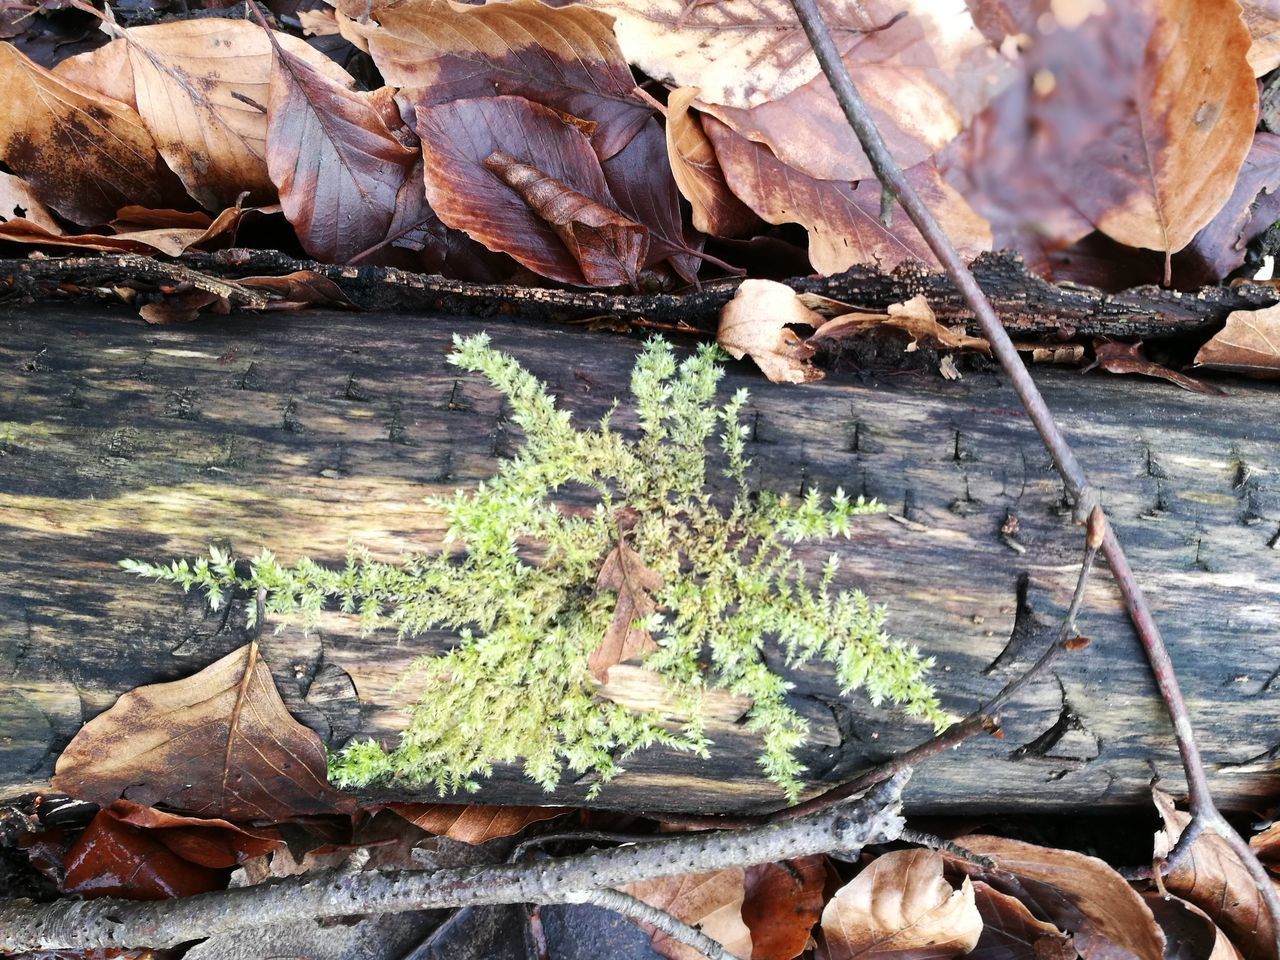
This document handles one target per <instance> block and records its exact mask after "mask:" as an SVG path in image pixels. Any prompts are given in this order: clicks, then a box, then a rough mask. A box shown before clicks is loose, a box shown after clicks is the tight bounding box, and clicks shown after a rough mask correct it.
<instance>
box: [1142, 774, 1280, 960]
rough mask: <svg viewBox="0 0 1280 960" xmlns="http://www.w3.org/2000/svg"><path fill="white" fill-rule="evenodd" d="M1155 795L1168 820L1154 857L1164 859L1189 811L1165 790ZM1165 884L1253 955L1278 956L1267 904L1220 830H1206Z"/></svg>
mask: <svg viewBox="0 0 1280 960" xmlns="http://www.w3.org/2000/svg"><path fill="white" fill-rule="evenodd" d="M1151 793H1152V799H1153V800H1154V801H1155V805H1156V810H1158V811H1159V812H1160V819H1161V820H1163V821H1164V828H1163V829H1162V830H1160V831H1159V832H1157V833H1156V839H1155V851H1154V856H1156V857H1157V858H1160V857H1165V856H1167V855H1168V853H1169V851H1170V850H1172V849H1173V846H1174V844H1175V843H1177V841H1178V837H1180V836H1182V831H1183V830H1184V829H1185V828H1186V826H1187V824H1188V823H1190V822H1191V815H1190V814H1187V813H1183V812H1182V811H1181V810H1179V809H1177V807H1175V806H1174V803H1173V798H1172V797H1171V796H1169V795H1168V794H1167V793H1164V792H1162V791H1160V790H1152V791H1151ZM1272 883H1273V884H1274V883H1275V881H1274V880H1273V881H1272ZM1164 884H1165V888H1166V889H1167V890H1168V891H1169V892H1170V893H1175V894H1177V895H1178V896H1180V897H1182V898H1183V899H1184V900H1188V901H1190V902H1191V903H1193V904H1195V905H1196V906H1197V907H1199V908H1200V909H1202V910H1203V911H1204V912H1205V913H1207V914H1208V915H1209V917H1210V918H1211V919H1212V920H1213V922H1214V923H1216V924H1217V925H1218V926H1219V927H1221V928H1222V929H1223V931H1224V932H1225V933H1226V934H1227V936H1229V937H1230V938H1231V939H1232V940H1233V941H1234V942H1235V943H1237V944H1239V945H1240V946H1241V947H1242V948H1243V949H1245V950H1246V951H1248V953H1249V956H1251V957H1254V958H1259V960H1262V958H1268V960H1275V957H1276V946H1275V932H1274V927H1273V922H1272V919H1271V915H1270V913H1269V912H1268V910H1267V905H1266V903H1264V902H1263V900H1262V895H1261V894H1260V893H1259V892H1258V887H1257V884H1255V883H1254V882H1253V878H1252V877H1251V876H1250V875H1249V872H1248V871H1247V870H1246V869H1245V866H1244V864H1243V863H1241V862H1240V859H1239V857H1237V856H1236V855H1235V853H1234V852H1232V850H1231V848H1230V847H1229V846H1227V842H1226V841H1225V840H1223V839H1222V838H1221V837H1219V836H1218V835H1217V834H1214V833H1211V832H1209V831H1207V830H1206V831H1205V832H1204V833H1202V834H1201V835H1200V836H1199V837H1198V838H1197V839H1196V841H1195V843H1193V844H1192V845H1191V850H1190V851H1188V853H1187V855H1186V857H1184V858H1183V860H1182V862H1181V863H1180V864H1179V865H1178V866H1177V867H1176V868H1175V869H1174V870H1172V871H1171V872H1170V873H1168V874H1166V876H1165V879H1164Z"/></svg>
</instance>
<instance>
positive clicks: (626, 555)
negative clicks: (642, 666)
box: [587, 539, 662, 683]
mask: <svg viewBox="0 0 1280 960" xmlns="http://www.w3.org/2000/svg"><path fill="white" fill-rule="evenodd" d="M596 589H597V590H613V591H615V592H616V593H617V595H618V599H617V601H616V603H615V604H614V607H613V619H612V620H611V621H610V623H609V629H608V631H606V633H605V635H604V640H602V641H601V643H600V646H598V647H596V649H595V650H593V651H592V652H591V656H590V658H589V659H588V660H587V666H588V668H589V669H590V670H591V675H592V676H593V677H595V678H596V680H598V681H599V682H600V683H605V682H607V681H608V679H609V668H610V667H612V666H613V665H614V664H618V663H621V662H622V661H624V660H632V659H635V658H637V657H640V656H643V655H644V654H646V653H649V652H651V651H653V650H656V649H658V645H657V644H656V643H654V641H653V637H651V636H650V635H649V631H648V629H647V628H646V627H645V626H644V625H643V623H639V622H638V621H643V620H645V619H647V618H648V617H649V616H650V615H651V614H653V612H654V611H655V610H657V609H658V605H657V603H656V602H655V601H654V599H653V594H654V592H655V591H658V590H661V589H662V577H660V576H658V574H656V573H654V572H653V571H652V570H650V569H649V568H648V567H646V566H645V565H644V561H643V560H641V559H640V555H639V554H638V553H636V552H635V551H634V550H632V549H631V547H629V546H628V545H627V541H626V540H625V539H619V540H618V545H617V546H616V547H614V548H613V549H612V550H610V551H609V552H608V553H607V554H606V555H605V558H604V562H603V563H602V564H601V565H600V573H599V574H598V575H597V577H596Z"/></svg>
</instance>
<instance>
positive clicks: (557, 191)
mask: <svg viewBox="0 0 1280 960" xmlns="http://www.w3.org/2000/svg"><path fill="white" fill-rule="evenodd" d="M484 165H485V169H487V170H488V171H489V172H490V173H492V174H493V175H494V176H496V177H497V178H498V179H499V180H501V181H502V182H503V183H505V184H506V185H507V186H508V187H510V188H511V189H512V190H514V191H515V192H516V193H517V194H519V195H520V198H521V199H522V200H524V202H525V203H526V204H528V205H529V209H530V210H532V211H533V212H534V213H536V214H537V215H538V217H539V218H540V219H541V220H542V221H543V222H544V223H546V224H547V225H548V226H550V227H551V229H552V230H554V231H555V234H556V236H557V237H559V238H560V242H561V243H563V244H564V245H565V246H566V247H567V248H568V249H569V253H571V254H572V255H573V258H574V259H575V260H577V261H578V266H579V267H580V268H581V269H582V276H583V277H584V278H585V279H586V281H587V283H589V284H591V285H592V286H596V287H615V286H619V285H621V284H624V283H630V284H632V285H634V284H635V282H636V277H637V275H638V274H639V272H640V267H641V266H642V265H643V263H644V258H645V255H646V253H648V249H649V235H648V231H647V230H645V228H644V227H642V226H641V225H640V224H638V223H636V222H635V221H634V220H628V219H627V218H626V217H624V216H622V215H621V214H620V213H617V212H615V211H613V210H610V209H608V208H607V207H604V206H602V205H601V204H599V203H597V202H596V201H594V200H592V199H591V198H590V197H585V196H583V195H582V194H580V193H578V191H576V190H574V189H573V188H572V187H569V186H566V185H565V184H563V183H561V182H560V181H558V180H556V179H554V178H553V177H549V176H547V175H546V174H545V173H543V172H542V171H541V170H539V169H538V168H537V167H535V166H532V165H530V164H527V163H522V162H521V161H520V160H518V159H517V158H516V157H513V156H512V155H511V154H509V153H507V152H506V151H505V150H495V151H494V152H493V153H491V154H489V156H487V157H485V160H484Z"/></svg>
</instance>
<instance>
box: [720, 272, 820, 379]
mask: <svg viewBox="0 0 1280 960" xmlns="http://www.w3.org/2000/svg"><path fill="white" fill-rule="evenodd" d="M823 323H824V321H823V318H822V316H821V315H819V314H817V313H815V312H814V311H812V310H810V309H809V308H808V307H806V306H805V305H804V304H803V303H801V302H800V299H799V298H798V297H797V296H796V292H795V291H794V290H792V289H791V288H790V287H788V286H787V285H786V284H784V283H778V282H776V281H774V280H744V281H742V283H741V284H739V286H738V289H737V291H736V292H735V293H734V295H733V299H732V300H730V301H729V302H728V303H726V304H725V305H724V308H723V309H722V310H721V311H720V327H719V330H718V331H717V332H716V343H718V344H720V346H722V347H724V348H725V349H726V350H728V351H729V354H730V355H731V356H732V357H733V358H734V359H735V360H741V359H742V358H743V357H744V356H750V357H751V359H752V360H754V361H755V362H756V365H757V366H758V367H759V368H760V370H761V372H762V373H764V375H765V376H766V377H768V378H769V379H770V380H771V381H772V382H774V383H811V382H812V381H814V380H821V379H822V378H823V377H825V376H826V374H824V373H823V372H822V371H821V370H819V369H818V368H817V367H815V366H813V365H812V364H811V363H809V360H810V359H811V358H812V357H813V355H814V352H815V351H814V348H813V347H812V346H811V345H810V344H809V343H808V342H806V340H805V338H803V337H801V336H800V335H799V334H798V333H796V332H795V331H794V330H792V329H791V328H790V326H788V325H789V324H794V325H796V326H808V327H814V328H815V329H816V328H818V327H821V326H822V324H823Z"/></svg>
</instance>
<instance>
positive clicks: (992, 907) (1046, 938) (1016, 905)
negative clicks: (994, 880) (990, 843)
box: [969, 880, 1077, 960]
mask: <svg viewBox="0 0 1280 960" xmlns="http://www.w3.org/2000/svg"><path fill="white" fill-rule="evenodd" d="M973 894H974V898H975V901H976V903H977V906H978V914H979V915H980V916H981V917H982V936H981V937H979V938H978V945H977V946H975V947H974V948H973V952H972V953H970V954H969V957H970V960H1076V957H1077V954H1076V950H1075V947H1073V946H1072V945H1071V938H1070V937H1068V936H1067V935H1066V934H1065V933H1063V932H1062V931H1061V930H1059V929H1058V928H1057V927H1056V926H1054V925H1053V924H1052V923H1048V922H1046V921H1044V920H1037V919H1036V918H1035V917H1034V916H1033V915H1032V913H1031V911H1030V910H1028V909H1027V907H1026V905H1025V904H1024V903H1023V902H1022V901H1021V900H1018V899H1017V898H1015V897H1011V896H1009V895H1008V894H1004V893H1001V892H1000V891H999V890H996V889H995V888H994V887H991V886H989V885H987V884H985V883H983V882H982V881H981V880H978V881H976V882H975V883H974V884H973Z"/></svg>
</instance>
